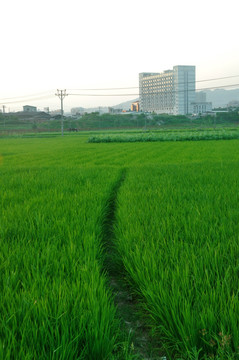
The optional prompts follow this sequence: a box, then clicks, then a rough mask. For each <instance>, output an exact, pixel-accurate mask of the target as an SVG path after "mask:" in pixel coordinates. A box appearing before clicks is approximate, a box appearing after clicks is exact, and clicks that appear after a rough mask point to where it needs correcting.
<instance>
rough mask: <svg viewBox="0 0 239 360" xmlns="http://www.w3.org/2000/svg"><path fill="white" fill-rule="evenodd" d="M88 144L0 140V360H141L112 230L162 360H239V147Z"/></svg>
mask: <svg viewBox="0 0 239 360" xmlns="http://www.w3.org/2000/svg"><path fill="white" fill-rule="evenodd" d="M87 140H88V135H77V136H74V135H71V136H67V137H63V138H61V137H56V138H50V137H49V138H47V137H45V138H37V137H36V138H16V139H11V138H8V139H1V142H0V173H1V177H0V191H1V192H0V194H1V196H0V203H1V213H0V271H1V277H0V297H1V300H0V313H1V320H0V358H1V359H82V360H83V359H106V360H107V359H143V358H144V357H143V356H142V354H139V353H137V351H136V350H135V347H134V343H133V341H134V340H133V337H132V338H131V337H130V335H129V334H127V331H126V329H125V326H124V324H123V320H122V318H121V316H120V314H119V311H118V305H117V302H116V301H115V294H114V292H113V290H112V287H111V278H110V276H111V275H110V273H109V272H108V268H107V261H108V260H109V258H110V256H111V252H110V251H109V248H108V246H107V229H106V228H107V226H110V227H112V228H111V229H110V231H111V232H112V233H113V237H111V240H110V241H113V246H114V256H116V259H115V261H116V262H119V264H121V266H120V267H118V272H119V274H118V276H119V277H121V279H123V281H124V282H125V283H126V284H127V286H128V287H129V289H130V292H131V294H132V297H133V298H134V299H135V301H136V302H137V304H138V305H137V306H138V307H137V309H138V308H140V312H141V315H143V316H144V318H145V319H146V322H147V327H148V330H147V331H151V333H152V336H153V338H155V341H156V343H157V348H158V357H157V358H158V359H160V358H162V356H165V357H166V359H167V360H168V359H170V360H171V359H178V360H179V359H184V360H191V359H192V360H193V359H204V360H209V359H212V358H214V359H218V360H224V359H228V360H229V359H238V358H239V299H238V291H239V290H238V288H239V287H238V284H239V281H238V278H239V266H238V258H239V245H238V244H239V242H238V234H239V221H238V220H239V216H238V215H239V211H238V203H239V192H238V185H239V180H238V179H239V164H238V158H239V142H238V140H230V141H227V140H218V141H214V140H210V141H198V142H197V141H178V142H166V141H165V142H151V143H150V142H144V143H140V142H137V143H100V144H98V143H88V142H87ZM122 171H123V173H124V177H123V178H122ZM112 201H114V207H112V205H111V204H112ZM112 209H113V210H114V214H111V213H110V211H112ZM110 216H112V217H114V221H113V223H112V224H109V223H108V220H109V217H110ZM107 219H108V220H107ZM107 224H108V225H107ZM137 311H138V310H137ZM132 316H133V314H132ZM134 316H137V313H136V315H134ZM148 358H150V357H148Z"/></svg>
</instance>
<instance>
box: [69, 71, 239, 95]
mask: <svg viewBox="0 0 239 360" xmlns="http://www.w3.org/2000/svg"><path fill="white" fill-rule="evenodd" d="M162 74H163V73H162ZM235 77H239V75H231V76H224V77H219V78H211V79H203V80H196V81H191V82H190V81H189V82H188V84H190V83H199V82H207V81H218V80H224V79H231V78H235ZM138 88H139V86H130V87H120V88H95V89H89V88H88V89H67V90H68V91H112V90H129V89H138Z"/></svg>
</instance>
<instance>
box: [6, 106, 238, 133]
mask: <svg viewBox="0 0 239 360" xmlns="http://www.w3.org/2000/svg"><path fill="white" fill-rule="evenodd" d="M238 124H239V115H238V111H229V112H224V113H221V112H218V113H216V114H215V116H211V115H207V116H198V117H193V116H191V117H186V116H183V115H178V116H173V115H167V114H160V115H157V114H154V113H151V114H146V113H125V114H99V113H89V114H87V113H86V114H84V115H77V116H74V117H64V129H65V131H69V130H70V129H77V130H78V131H87V130H94V131H102V130H106V129H111V130H119V129H138V130H145V129H154V130H159V129H175V128H177V129H188V128H191V129H207V128H212V127H214V128H217V127H228V126H229V127H235V126H238ZM13 131H15V132H19V133H24V132H42V131H56V132H60V131H61V116H60V115H57V116H55V117H51V118H50V117H49V119H44V118H41V114H38V113H36V115H29V114H27V115H26V116H25V117H24V116H23V115H21V116H20V115H17V113H16V114H14V113H9V114H8V113H6V114H1V113H0V135H3V134H4V133H5V134H8V133H12V132H13Z"/></svg>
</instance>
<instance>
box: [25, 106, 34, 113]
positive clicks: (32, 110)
mask: <svg viewBox="0 0 239 360" xmlns="http://www.w3.org/2000/svg"><path fill="white" fill-rule="evenodd" d="M23 111H25V112H36V111H37V108H36V106H30V105H25V106H23Z"/></svg>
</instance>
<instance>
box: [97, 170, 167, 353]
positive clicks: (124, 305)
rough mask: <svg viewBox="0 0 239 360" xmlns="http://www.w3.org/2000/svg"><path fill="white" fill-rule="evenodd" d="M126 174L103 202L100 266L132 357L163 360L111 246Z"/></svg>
mask: <svg viewBox="0 0 239 360" xmlns="http://www.w3.org/2000/svg"><path fill="white" fill-rule="evenodd" d="M126 173H127V172H126V169H122V171H121V174H120V176H119V179H118V181H117V182H116V183H115V185H114V186H113V188H112V190H111V193H110V196H109V198H108V201H107V204H106V209H105V217H104V221H103V224H102V234H103V245H104V267H105V269H106V270H107V273H108V277H109V280H110V281H109V285H110V287H111V289H112V292H113V294H114V301H115V306H116V307H117V309H118V314H119V317H120V318H121V320H122V323H123V328H124V330H125V331H126V333H127V337H128V338H130V343H131V350H132V352H133V354H134V357H135V359H141V360H142V359H144V360H161V359H162V360H166V357H165V356H163V354H162V352H161V351H160V349H159V342H158V341H157V340H156V339H155V338H153V336H152V335H151V333H150V328H149V326H148V325H147V324H146V320H145V319H144V316H143V312H142V310H140V304H139V301H138V300H137V298H136V297H135V295H134V291H133V289H132V288H131V287H130V286H129V284H128V283H127V282H126V280H125V269H124V266H123V263H122V260H121V258H120V256H119V254H118V252H117V249H116V247H115V234H114V226H115V223H116V210H117V194H118V191H119V189H120V187H121V185H122V184H123V182H124V180H125V178H126Z"/></svg>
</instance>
